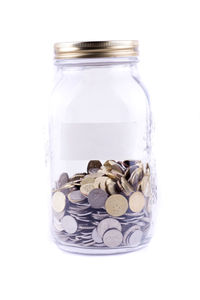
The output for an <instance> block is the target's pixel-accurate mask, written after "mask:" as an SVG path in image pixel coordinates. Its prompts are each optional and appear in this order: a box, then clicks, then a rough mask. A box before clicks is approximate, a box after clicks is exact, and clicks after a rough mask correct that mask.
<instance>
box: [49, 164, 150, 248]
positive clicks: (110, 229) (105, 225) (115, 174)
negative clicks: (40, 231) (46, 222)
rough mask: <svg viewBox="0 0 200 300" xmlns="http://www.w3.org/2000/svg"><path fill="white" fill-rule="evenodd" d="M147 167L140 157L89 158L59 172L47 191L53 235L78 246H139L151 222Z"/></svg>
mask: <svg viewBox="0 0 200 300" xmlns="http://www.w3.org/2000/svg"><path fill="white" fill-rule="evenodd" d="M151 198H152V190H151V176H150V168H149V165H148V164H147V163H146V164H144V163H142V162H141V161H139V160H125V161H123V162H121V161H115V160H108V161H106V162H105V163H104V164H102V163H101V162H100V161H99V160H91V161H90V162H89V163H88V166H87V172H85V173H77V174H75V175H73V176H72V177H69V176H68V174H67V173H62V174H61V175H60V178H59V180H58V182H57V183H56V187H55V188H54V189H53V192H52V208H53V225H54V233H55V237H56V239H57V240H58V241H61V242H62V243H65V244H67V245H68V244H70V245H76V246H80V247H98V248H100V247H109V248H118V247H138V246H139V245H142V244H144V243H146V241H147V240H148V232H149V229H150V225H151Z"/></svg>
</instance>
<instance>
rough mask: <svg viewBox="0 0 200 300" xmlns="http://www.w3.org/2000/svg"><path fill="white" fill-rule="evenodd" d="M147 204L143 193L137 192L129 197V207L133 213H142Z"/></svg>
mask: <svg viewBox="0 0 200 300" xmlns="http://www.w3.org/2000/svg"><path fill="white" fill-rule="evenodd" d="M145 203H146V201H145V198H144V195H143V194H142V193H141V192H135V193H133V194H132V195H131V196H130V197H129V207H130V209H131V210H132V211H133V212H141V211H142V210H143V208H144V206H145Z"/></svg>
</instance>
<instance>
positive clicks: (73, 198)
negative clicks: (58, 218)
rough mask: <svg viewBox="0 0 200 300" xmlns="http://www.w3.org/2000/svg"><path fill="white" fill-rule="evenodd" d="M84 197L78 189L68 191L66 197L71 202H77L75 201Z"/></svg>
mask: <svg viewBox="0 0 200 300" xmlns="http://www.w3.org/2000/svg"><path fill="white" fill-rule="evenodd" d="M85 198H86V197H85V196H84V195H83V194H82V193H81V192H80V190H78V191H73V192H71V193H69V195H68V199H69V201H70V202H72V203H77V202H80V201H83V200H84V199H85Z"/></svg>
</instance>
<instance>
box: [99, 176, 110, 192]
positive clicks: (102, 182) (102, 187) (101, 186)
mask: <svg viewBox="0 0 200 300" xmlns="http://www.w3.org/2000/svg"><path fill="white" fill-rule="evenodd" d="M107 179H108V178H107V177H101V180H100V184H99V187H100V189H102V190H103V191H106V180H107Z"/></svg>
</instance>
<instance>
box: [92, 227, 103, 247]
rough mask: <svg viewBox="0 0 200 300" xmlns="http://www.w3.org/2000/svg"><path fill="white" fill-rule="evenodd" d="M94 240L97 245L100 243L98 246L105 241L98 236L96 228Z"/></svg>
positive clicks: (93, 235) (93, 233) (93, 232)
mask: <svg viewBox="0 0 200 300" xmlns="http://www.w3.org/2000/svg"><path fill="white" fill-rule="evenodd" d="M92 238H93V240H94V241H95V242H96V243H98V244H100V243H102V242H103V240H102V238H101V237H100V235H99V234H98V232H97V229H96V228H94V229H93V231H92Z"/></svg>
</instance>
